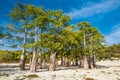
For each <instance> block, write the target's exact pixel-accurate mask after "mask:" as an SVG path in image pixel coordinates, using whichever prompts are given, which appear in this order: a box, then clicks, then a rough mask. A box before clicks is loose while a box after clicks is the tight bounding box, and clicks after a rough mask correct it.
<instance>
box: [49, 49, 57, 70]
mask: <svg viewBox="0 0 120 80" xmlns="http://www.w3.org/2000/svg"><path fill="white" fill-rule="evenodd" d="M55 68H56V52H54V51H52V52H51V54H50V64H49V71H55Z"/></svg>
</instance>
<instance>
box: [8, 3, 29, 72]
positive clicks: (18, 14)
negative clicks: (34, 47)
mask: <svg viewBox="0 0 120 80" xmlns="http://www.w3.org/2000/svg"><path fill="white" fill-rule="evenodd" d="M26 6H27V5H25V4H21V3H19V2H18V3H17V4H16V6H15V7H14V9H13V10H12V12H11V13H10V17H11V20H13V21H15V22H18V24H20V25H21V26H22V29H23V33H24V34H23V35H24V40H23V41H24V42H23V46H25V45H26V43H27V29H26V28H25V26H27V25H28V22H29V14H27V11H26ZM17 27H18V28H19V26H17ZM25 52H26V49H25V47H23V50H22V54H21V58H20V64H19V66H20V71H21V70H24V69H25Z"/></svg>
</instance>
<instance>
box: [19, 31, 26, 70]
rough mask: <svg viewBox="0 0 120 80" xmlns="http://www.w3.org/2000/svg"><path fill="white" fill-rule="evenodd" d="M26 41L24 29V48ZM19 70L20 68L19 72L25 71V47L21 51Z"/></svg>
mask: <svg viewBox="0 0 120 80" xmlns="http://www.w3.org/2000/svg"><path fill="white" fill-rule="evenodd" d="M26 41H27V33H26V29H24V46H25V45H26ZM19 68H20V71H22V70H25V47H23V50H22V54H21V58H20V63H19Z"/></svg>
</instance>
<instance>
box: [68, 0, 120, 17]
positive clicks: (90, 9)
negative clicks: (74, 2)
mask: <svg viewBox="0 0 120 80" xmlns="http://www.w3.org/2000/svg"><path fill="white" fill-rule="evenodd" d="M118 7H120V0H101V1H100V2H99V3H97V4H95V3H90V4H87V5H86V6H85V7H83V8H81V9H74V10H72V11H71V12H69V13H68V14H69V15H70V16H71V17H72V18H75V19H78V18H81V17H83V18H86V17H90V16H93V15H95V14H99V13H104V12H109V11H111V10H113V9H116V8H118Z"/></svg>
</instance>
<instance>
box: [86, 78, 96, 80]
mask: <svg viewBox="0 0 120 80" xmlns="http://www.w3.org/2000/svg"><path fill="white" fill-rule="evenodd" d="M85 80H94V79H93V78H85Z"/></svg>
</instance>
